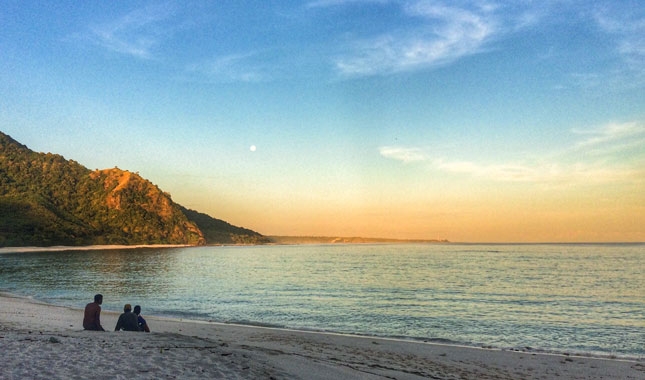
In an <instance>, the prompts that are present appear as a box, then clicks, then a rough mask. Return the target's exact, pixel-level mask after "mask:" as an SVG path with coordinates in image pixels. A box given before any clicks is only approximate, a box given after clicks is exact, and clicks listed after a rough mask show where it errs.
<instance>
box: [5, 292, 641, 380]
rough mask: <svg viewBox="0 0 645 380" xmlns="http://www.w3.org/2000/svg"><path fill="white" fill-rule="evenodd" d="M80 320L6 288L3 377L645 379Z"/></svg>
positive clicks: (165, 324)
mask: <svg viewBox="0 0 645 380" xmlns="http://www.w3.org/2000/svg"><path fill="white" fill-rule="evenodd" d="M88 302H89V301H88ZM144 312H145V305H144ZM144 314H145V313H144ZM117 318H118V313H116V312H109V311H103V313H102V324H103V326H104V327H105V328H106V330H113V329H114V326H115V325H116V320H117ZM82 319H83V311H82V310H80V309H73V308H66V307H60V306H54V305H49V304H44V303H41V302H37V301H34V300H31V299H27V298H20V297H15V296H12V295H8V294H2V295H0V354H1V355H2V361H1V362H0V378H2V379H26V378H30V379H74V378H76V379H83V378H94V379H126V378H143V379H190V378H200V379H204V378H213V379H644V378H645V362H644V361H642V360H640V361H624V360H616V359H602V358H590V357H576V356H571V355H548V354H538V353H532V352H516V351H499V350H489V349H478V348H470V347H455V346H449V345H440V344H429V343H422V342H420V343H417V342H409V341H399V340H389V339H378V338H373V337H358V336H346V335H337V334H325V333H314V332H303V331H290V330H283V329H273V328H264V327H252V326H239V325H229V324H221V323H209V322H199V321H187V320H173V319H167V318H160V317H155V316H149V315H146V319H147V320H148V323H149V325H150V327H151V329H152V333H150V334H147V333H133V332H114V331H108V332H91V331H83V330H82V326H81V322H82Z"/></svg>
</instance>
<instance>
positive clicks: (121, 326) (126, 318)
mask: <svg viewBox="0 0 645 380" xmlns="http://www.w3.org/2000/svg"><path fill="white" fill-rule="evenodd" d="M119 330H125V331H140V330H139V323H138V321H137V315H136V314H134V313H133V312H132V306H130V304H129V303H126V304H125V306H124V307H123V314H121V315H119V320H118V321H117V322H116V327H115V328H114V331H119Z"/></svg>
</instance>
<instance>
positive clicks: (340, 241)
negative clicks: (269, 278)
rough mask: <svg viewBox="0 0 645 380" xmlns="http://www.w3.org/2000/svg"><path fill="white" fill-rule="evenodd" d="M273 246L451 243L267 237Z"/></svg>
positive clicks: (332, 237)
mask: <svg viewBox="0 0 645 380" xmlns="http://www.w3.org/2000/svg"><path fill="white" fill-rule="evenodd" d="M267 237H268V238H269V239H270V240H271V243H272V244H276V245H281V244H282V245H292V244H375V243H395V244H419V243H434V244H445V243H450V242H449V241H448V240H445V239H443V240H440V239H391V238H366V237H358V236H355V237H339V236H267Z"/></svg>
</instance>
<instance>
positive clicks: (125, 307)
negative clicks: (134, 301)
mask: <svg viewBox="0 0 645 380" xmlns="http://www.w3.org/2000/svg"><path fill="white" fill-rule="evenodd" d="M131 310H132V305H130V304H129V303H126V304H125V306H123V311H124V312H126V313H127V312H129V311H131Z"/></svg>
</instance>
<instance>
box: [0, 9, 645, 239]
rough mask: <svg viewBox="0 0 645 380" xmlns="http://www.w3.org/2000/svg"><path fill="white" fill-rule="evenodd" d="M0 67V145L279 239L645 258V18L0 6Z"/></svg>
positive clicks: (515, 12) (608, 12)
mask: <svg viewBox="0 0 645 380" xmlns="http://www.w3.org/2000/svg"><path fill="white" fill-rule="evenodd" d="M0 52H1V53H0V93H1V94H2V96H1V97H0V130H2V131H3V132H5V133H7V134H9V135H11V136H12V137H14V138H15V139H17V140H18V141H20V142H22V143H24V144H26V145H27V146H29V147H30V148H31V149H34V150H37V151H44V152H49V151H50V152H54V153H59V154H62V155H63V156H65V157H66V158H68V159H74V160H76V161H78V162H80V163H81V164H83V165H85V166H87V167H89V168H91V169H95V168H111V167H114V166H118V167H119V168H122V169H128V170H130V171H134V172H139V173H140V174H141V175H143V176H144V177H146V178H148V179H150V180H151V181H153V182H154V183H155V184H157V185H159V186H160V187H161V188H162V189H164V190H166V191H168V192H170V193H171V194H172V196H173V199H174V200H175V201H177V202H179V203H181V204H183V205H185V206H187V207H190V208H194V209H197V210H199V211H203V212H207V213H209V214H211V215H213V216H215V217H218V218H222V219H225V220H227V221H229V222H231V223H233V224H236V225H242V226H245V227H248V228H253V229H255V230H258V231H259V232H262V233H265V234H280V235H342V236H355V235H360V236H386V237H400V238H446V239H450V240H452V241H643V240H645V230H644V229H643V227H642V226H643V225H645V185H644V179H645V4H643V3H642V2H640V1H620V2H616V1H576V0H569V1H567V0H563V1H548V0H547V1H530V0H529V1H423V0H417V1H395V0H391V1H390V0H319V1H249V2H240V1H216V2H200V1H188V2H174V1H167V2H137V1H129V2H109V3H108V2H106V3H80V4H79V3H78V2H66V1H59V2H51V3H50V2H31V1H4V2H3V6H2V7H1V8H0ZM251 146H255V147H256V149H255V150H251V149H250V147H251Z"/></svg>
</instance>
